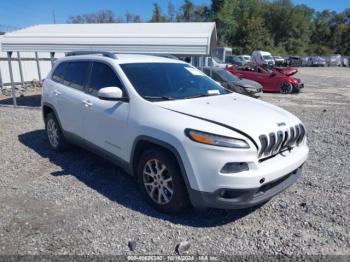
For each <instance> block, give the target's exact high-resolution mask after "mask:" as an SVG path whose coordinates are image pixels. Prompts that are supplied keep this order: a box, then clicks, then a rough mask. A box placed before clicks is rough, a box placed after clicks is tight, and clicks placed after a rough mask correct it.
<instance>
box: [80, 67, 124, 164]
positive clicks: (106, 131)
mask: <svg viewBox="0 0 350 262" xmlns="http://www.w3.org/2000/svg"><path fill="white" fill-rule="evenodd" d="M112 86H113V87H119V88H121V89H122V90H123V95H124V96H127V92H126V90H125V88H124V85H123V84H122V82H121V81H120V78H119V77H118V75H117V73H116V71H115V69H114V68H113V67H112V66H111V65H109V64H107V63H104V62H97V61H96V62H93V65H92V70H91V76H90V81H89V83H88V88H87V94H88V99H87V100H88V102H89V106H88V107H87V108H85V109H86V110H85V111H84V117H83V122H84V123H83V126H84V130H85V132H86V136H87V140H88V141H89V142H92V143H93V144H95V145H97V146H98V147H100V148H102V149H104V150H106V151H108V152H110V153H112V154H114V155H116V156H118V157H119V158H123V159H125V160H126V159H127V157H126V155H125V154H126V150H125V147H126V145H127V142H126V138H127V132H128V115H129V102H124V101H107V100H101V99H99V98H98V97H97V93H98V90H100V89H101V88H104V87H112Z"/></svg>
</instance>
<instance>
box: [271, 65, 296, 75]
mask: <svg viewBox="0 0 350 262" xmlns="http://www.w3.org/2000/svg"><path fill="white" fill-rule="evenodd" d="M273 70H277V71H278V72H280V73H282V74H284V75H286V76H292V75H295V74H296V73H298V69H296V68H290V67H274V68H273Z"/></svg>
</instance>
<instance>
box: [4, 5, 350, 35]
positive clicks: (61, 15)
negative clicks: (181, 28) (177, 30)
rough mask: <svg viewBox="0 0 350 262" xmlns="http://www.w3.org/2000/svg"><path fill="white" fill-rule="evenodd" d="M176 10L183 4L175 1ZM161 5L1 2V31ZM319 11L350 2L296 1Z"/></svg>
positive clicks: (145, 15) (147, 12)
mask: <svg viewBox="0 0 350 262" xmlns="http://www.w3.org/2000/svg"><path fill="white" fill-rule="evenodd" d="M171 1H172V2H173V4H174V5H175V6H176V7H179V6H181V4H182V3H183V0H171ZM192 1H193V2H194V3H195V4H210V2H211V1H210V0H192ZM154 2H157V3H158V4H159V5H160V6H161V8H162V10H163V11H164V12H167V6H168V0H0V30H1V28H4V27H16V28H22V27H27V26H31V25H36V24H49V23H53V13H54V14H55V19H56V23H65V22H66V21H67V19H68V18H69V16H72V15H79V14H85V13H91V12H95V11H100V10H106V9H110V10H112V11H113V12H114V13H115V14H116V15H117V16H123V17H124V16H125V13H126V12H131V13H133V14H137V15H140V16H141V18H142V19H143V20H145V21H147V20H148V19H149V18H150V17H151V13H152V3H154ZM293 2H294V3H295V4H306V5H308V6H309V7H312V8H314V9H316V10H323V9H331V10H335V11H343V10H344V9H345V8H350V0H332V1H329V0H293Z"/></svg>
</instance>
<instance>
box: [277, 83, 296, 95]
mask: <svg viewBox="0 0 350 262" xmlns="http://www.w3.org/2000/svg"><path fill="white" fill-rule="evenodd" d="M292 92H293V85H292V84H291V83H288V82H284V83H283V84H282V85H281V86H280V93H281V94H291V93H292Z"/></svg>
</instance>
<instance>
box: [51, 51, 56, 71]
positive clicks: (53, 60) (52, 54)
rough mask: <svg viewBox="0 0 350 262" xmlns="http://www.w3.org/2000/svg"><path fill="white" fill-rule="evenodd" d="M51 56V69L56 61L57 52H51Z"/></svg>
mask: <svg viewBox="0 0 350 262" xmlns="http://www.w3.org/2000/svg"><path fill="white" fill-rule="evenodd" d="M50 58H51V69H52V68H53V64H54V63H55V52H50Z"/></svg>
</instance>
